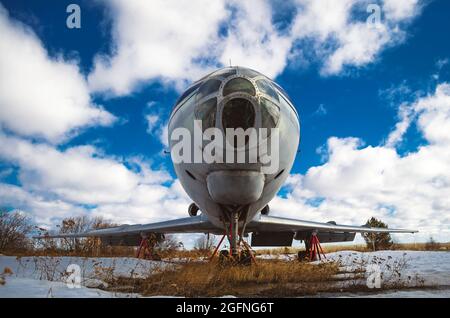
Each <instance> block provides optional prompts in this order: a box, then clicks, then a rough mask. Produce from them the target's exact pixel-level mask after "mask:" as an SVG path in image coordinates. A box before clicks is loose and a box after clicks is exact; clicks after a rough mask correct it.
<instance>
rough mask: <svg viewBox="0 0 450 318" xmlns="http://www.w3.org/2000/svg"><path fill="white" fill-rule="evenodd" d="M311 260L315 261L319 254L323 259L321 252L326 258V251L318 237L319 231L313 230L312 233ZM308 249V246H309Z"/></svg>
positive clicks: (310, 244)
mask: <svg viewBox="0 0 450 318" xmlns="http://www.w3.org/2000/svg"><path fill="white" fill-rule="evenodd" d="M309 247H310V248H309V260H310V261H315V260H316V259H317V256H319V260H322V257H321V255H320V254H322V256H323V258H324V259H326V257H325V253H324V252H323V249H322V246H321V245H320V241H319V239H318V237H317V233H316V232H313V233H312V234H311V239H310V242H309ZM307 250H308V248H307Z"/></svg>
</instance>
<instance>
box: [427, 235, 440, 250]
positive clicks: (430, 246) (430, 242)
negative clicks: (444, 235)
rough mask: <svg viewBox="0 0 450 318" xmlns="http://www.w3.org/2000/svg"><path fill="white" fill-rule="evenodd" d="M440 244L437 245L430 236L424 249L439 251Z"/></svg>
mask: <svg viewBox="0 0 450 318" xmlns="http://www.w3.org/2000/svg"><path fill="white" fill-rule="evenodd" d="M440 247H441V244H439V243H437V242H436V241H435V240H434V238H433V237H432V236H430V238H429V240H428V242H426V243H425V249H426V250H427V251H436V250H439V248H440Z"/></svg>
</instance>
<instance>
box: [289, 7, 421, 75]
mask: <svg viewBox="0 0 450 318" xmlns="http://www.w3.org/2000/svg"><path fill="white" fill-rule="evenodd" d="M297 3H298V5H299V13H298V15H297V16H296V18H295V19H294V23H293V31H292V32H293V34H292V36H293V39H294V40H297V41H299V43H300V44H299V48H297V49H299V50H310V47H309V46H306V47H305V46H304V44H305V41H304V40H305V39H307V40H310V41H312V43H313V50H314V51H315V53H314V54H315V55H316V56H317V57H318V58H319V59H320V60H323V66H322V69H321V72H322V74H323V75H335V74H339V73H341V72H342V71H343V70H344V68H345V67H346V66H356V67H360V66H364V65H367V64H368V63H371V62H373V61H374V60H375V59H376V57H377V55H378V54H379V53H380V52H381V51H382V50H383V49H384V48H385V47H387V46H389V45H395V44H398V43H400V42H401V41H402V40H403V39H404V35H405V32H404V30H403V28H402V25H403V24H405V23H406V22H408V21H409V20H411V19H412V18H414V17H415V16H417V14H418V13H419V12H420V8H421V6H420V5H419V3H418V1H414V0H412V1H411V0H401V1H391V0H385V1H383V2H382V3H381V4H380V5H379V7H378V9H379V13H380V21H373V22H372V23H368V21H366V20H367V18H368V17H369V16H370V14H371V13H373V12H372V11H370V10H369V11H370V12H367V9H368V5H369V4H371V3H372V2H371V1H358V0H344V1H333V0H297ZM355 11H356V12H359V13H361V14H363V16H364V17H365V19H364V18H363V19H355V18H354V17H353V15H354V13H355ZM369 22H370V21H369Z"/></svg>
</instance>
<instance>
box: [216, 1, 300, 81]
mask: <svg viewBox="0 0 450 318" xmlns="http://www.w3.org/2000/svg"><path fill="white" fill-rule="evenodd" d="M229 7H232V8H233V14H232V15H230V18H229V19H228V20H227V27H228V33H227V36H224V37H221V41H222V43H220V47H221V50H220V51H221V54H220V55H219V56H218V57H217V58H218V60H219V61H220V63H221V64H222V65H228V64H229V61H230V60H231V63H232V65H243V66H246V67H249V68H253V69H256V70H258V71H260V72H262V73H263V74H265V75H267V76H269V77H274V76H276V75H277V74H279V73H281V72H282V70H283V69H284V68H285V66H286V64H287V57H288V54H289V51H290V49H291V44H292V43H291V38H290V37H289V34H279V32H278V31H277V30H276V28H275V26H274V25H273V24H272V8H271V6H270V5H269V3H268V2H265V1H259V0H250V1H237V0H236V1H231V5H230V6H229Z"/></svg>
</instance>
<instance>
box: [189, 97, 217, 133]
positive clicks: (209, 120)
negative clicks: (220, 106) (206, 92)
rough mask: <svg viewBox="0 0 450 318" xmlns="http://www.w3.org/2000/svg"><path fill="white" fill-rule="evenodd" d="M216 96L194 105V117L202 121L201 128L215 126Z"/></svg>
mask: <svg viewBox="0 0 450 318" xmlns="http://www.w3.org/2000/svg"><path fill="white" fill-rule="evenodd" d="M216 111H217V98H216V97H214V98H211V99H208V100H207V101H205V102H203V103H200V104H197V105H196V106H195V111H194V112H195V119H196V120H201V121H202V130H203V131H205V130H206V129H208V128H211V127H215V126H216Z"/></svg>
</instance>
